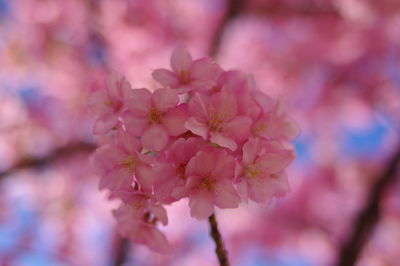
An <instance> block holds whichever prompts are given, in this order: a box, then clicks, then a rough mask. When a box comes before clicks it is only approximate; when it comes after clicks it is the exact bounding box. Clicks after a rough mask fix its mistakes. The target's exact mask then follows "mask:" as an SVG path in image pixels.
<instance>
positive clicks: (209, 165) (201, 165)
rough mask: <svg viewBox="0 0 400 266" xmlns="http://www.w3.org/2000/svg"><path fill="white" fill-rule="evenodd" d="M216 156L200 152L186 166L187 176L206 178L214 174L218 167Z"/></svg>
mask: <svg viewBox="0 0 400 266" xmlns="http://www.w3.org/2000/svg"><path fill="white" fill-rule="evenodd" d="M216 160H217V157H216V154H214V153H209V152H204V151H199V152H198V153H197V155H196V156H195V157H193V158H192V159H190V161H189V163H188V164H187V166H186V175H187V176H206V175H209V174H211V173H212V172H213V170H214V169H215V165H216V163H217V162H216Z"/></svg>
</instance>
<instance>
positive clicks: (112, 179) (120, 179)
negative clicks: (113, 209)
mask: <svg viewBox="0 0 400 266" xmlns="http://www.w3.org/2000/svg"><path fill="white" fill-rule="evenodd" d="M132 183H133V174H132V173H131V172H130V171H128V170H127V169H124V168H116V169H114V170H112V171H110V173H109V174H108V175H105V176H103V177H102V178H101V179H100V184H99V188H100V189H104V188H108V189H110V190H129V189H130V188H131V187H132Z"/></svg>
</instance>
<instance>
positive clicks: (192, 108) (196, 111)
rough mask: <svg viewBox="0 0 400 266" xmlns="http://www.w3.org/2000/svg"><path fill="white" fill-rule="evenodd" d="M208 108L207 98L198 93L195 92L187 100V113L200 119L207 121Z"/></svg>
mask: <svg viewBox="0 0 400 266" xmlns="http://www.w3.org/2000/svg"><path fill="white" fill-rule="evenodd" d="M208 109H209V104H208V98H207V96H205V95H202V94H200V93H196V94H195V95H194V97H193V98H192V99H191V100H190V102H189V113H190V114H191V115H193V116H195V117H197V118H199V119H200V120H204V121H208V119H209V113H208Z"/></svg>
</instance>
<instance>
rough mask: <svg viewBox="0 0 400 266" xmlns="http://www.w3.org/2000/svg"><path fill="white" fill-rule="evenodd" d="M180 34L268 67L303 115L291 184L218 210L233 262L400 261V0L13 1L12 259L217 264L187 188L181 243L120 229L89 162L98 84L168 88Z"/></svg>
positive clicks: (194, 44)
mask: <svg viewBox="0 0 400 266" xmlns="http://www.w3.org/2000/svg"><path fill="white" fill-rule="evenodd" d="M178 45H185V46H186V47H188V49H189V50H190V51H191V52H192V54H193V55H194V57H199V56H204V55H213V56H214V57H215V59H216V60H217V61H218V62H219V63H220V64H221V65H222V67H223V68H224V69H240V70H242V71H244V72H246V73H252V74H254V77H255V80H256V82H257V84H258V86H259V87H260V88H261V89H262V90H263V91H265V92H266V93H268V94H270V95H273V96H274V97H277V98H279V99H281V100H283V101H284V102H285V103H286V105H287V108H288V109H289V112H290V114H291V115H292V116H293V118H294V119H295V120H296V121H297V123H298V124H299V126H300V128H301V135H300V136H299V137H298V138H297V139H296V141H295V147H296V151H297V159H296V161H295V163H294V164H292V166H291V167H290V169H289V181H290V186H291V192H290V193H289V194H288V195H287V197H285V198H282V199H279V200H277V201H275V202H274V203H273V204H272V205H271V206H269V207H267V208H262V207H259V206H256V205H253V204H249V205H242V206H240V208H239V209H234V210H224V211H219V212H217V216H218V220H219V226H220V230H221V231H222V234H223V237H224V239H225V242H226V246H227V249H228V250H229V257H230V260H231V262H232V265H240V266H267V265H268V266H328V265H358V266H398V265H400V247H399V239H400V182H399V177H400V174H399V173H398V172H397V173H396V165H398V164H399V157H400V153H399V132H400V128H399V125H400V1H398V0H380V1H376V0H146V1H141V0H0V265H1V266H58V265H62V266H64V265H65V266H69V265H72V266H75V265H76V266H108V265H144V266H147V265H149V266H150V265H174V266H175V265H176V266H186V265H191V266H192V265H194V266H196V265H201V266H207V265H217V259H216V256H215V254H214V243H213V241H212V240H211V238H210V237H209V235H208V230H209V229H208V224H207V223H206V222H198V221H196V220H194V219H192V218H190V215H189V210H188V207H187V202H185V201H181V202H178V203H176V204H174V205H172V206H169V207H168V213H169V218H170V223H169V225H168V226H167V227H165V228H163V231H164V232H165V233H166V235H167V237H168V239H169V240H170V241H171V243H172V245H173V248H174V251H173V253H172V254H170V255H168V256H161V255H158V254H155V253H152V252H151V251H149V250H148V249H147V248H146V247H142V246H139V245H132V244H129V243H128V242H127V241H126V240H123V239H121V238H120V237H119V236H118V233H117V230H116V227H115V225H116V223H115V221H114V219H113V217H112V215H111V210H112V209H114V208H115V207H116V206H117V205H116V203H115V202H112V201H108V200H107V194H106V193H105V192H102V191H99V190H98V177H96V176H94V175H93V173H92V172H91V169H90V166H89V165H88V160H87V159H88V156H89V155H90V153H91V152H92V151H93V150H94V147H95V145H94V138H93V136H92V134H91V129H92V125H93V122H94V121H93V117H92V116H91V114H90V113H89V112H88V110H87V106H86V103H87V97H88V95H89V93H90V91H91V87H92V86H93V84H96V83H98V82H100V81H99V80H101V79H100V78H99V77H102V76H104V74H105V73H108V72H109V71H110V70H116V71H117V72H119V73H122V74H124V75H126V76H127V78H128V80H129V81H130V82H131V84H132V86H133V87H139V88H140V87H147V88H149V89H155V88H157V86H158V85H157V84H156V83H155V81H153V80H152V79H151V71H152V70H153V69H156V68H160V67H168V66H169V56H170V54H171V51H172V50H173V49H174V48H175V47H176V46H178ZM353 261H356V262H353Z"/></svg>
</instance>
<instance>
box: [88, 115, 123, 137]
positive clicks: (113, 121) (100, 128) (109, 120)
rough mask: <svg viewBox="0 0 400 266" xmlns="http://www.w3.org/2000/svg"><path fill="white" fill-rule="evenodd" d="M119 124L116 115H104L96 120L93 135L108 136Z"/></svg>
mask: <svg viewBox="0 0 400 266" xmlns="http://www.w3.org/2000/svg"><path fill="white" fill-rule="evenodd" d="M117 124H118V116H117V115H116V114H113V113H110V114H106V115H103V116H102V117H100V118H99V119H97V120H96V122H95V123H94V126H93V134H95V135H104V134H107V133H108V132H109V131H110V130H111V129H113V128H114V127H115V126H116V125H117Z"/></svg>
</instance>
